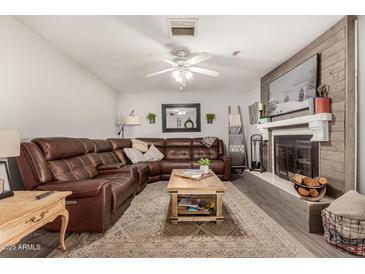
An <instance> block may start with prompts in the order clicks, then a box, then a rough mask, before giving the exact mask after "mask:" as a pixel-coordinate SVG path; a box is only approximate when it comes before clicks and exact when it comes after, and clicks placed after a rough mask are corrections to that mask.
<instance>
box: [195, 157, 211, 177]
mask: <svg viewBox="0 0 365 274" xmlns="http://www.w3.org/2000/svg"><path fill="white" fill-rule="evenodd" d="M198 163H199V165H200V170H201V171H203V173H204V174H208V173H209V165H210V160H209V159H208V158H201V159H200V160H199V161H198Z"/></svg>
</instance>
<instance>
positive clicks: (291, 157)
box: [274, 135, 319, 180]
mask: <svg viewBox="0 0 365 274" xmlns="http://www.w3.org/2000/svg"><path fill="white" fill-rule="evenodd" d="M311 138H312V135H279V136H274V164H275V166H274V168H275V174H276V175H277V176H279V177H281V178H283V179H286V180H290V178H291V177H292V176H293V175H294V174H296V173H299V174H302V175H305V176H309V177H312V178H313V177H316V176H318V173H319V163H318V162H319V144H318V142H312V141H310V139H311Z"/></svg>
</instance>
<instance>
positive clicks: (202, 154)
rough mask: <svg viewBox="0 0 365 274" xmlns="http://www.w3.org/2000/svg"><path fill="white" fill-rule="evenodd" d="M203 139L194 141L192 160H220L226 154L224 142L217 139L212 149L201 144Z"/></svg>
mask: <svg viewBox="0 0 365 274" xmlns="http://www.w3.org/2000/svg"><path fill="white" fill-rule="evenodd" d="M201 140H202V138H194V139H193V140H192V156H191V157H192V159H193V160H199V159H200V158H209V159H212V160H214V159H218V158H219V156H220V155H222V154H224V147H223V141H222V140H220V139H216V140H215V141H214V143H213V145H212V146H211V147H206V146H205V145H203V144H202V143H201Z"/></svg>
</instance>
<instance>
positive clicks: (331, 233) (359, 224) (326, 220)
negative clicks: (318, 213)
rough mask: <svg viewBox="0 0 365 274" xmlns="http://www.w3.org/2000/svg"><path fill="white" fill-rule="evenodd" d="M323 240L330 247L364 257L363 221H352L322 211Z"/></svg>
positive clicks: (364, 221)
mask: <svg viewBox="0 0 365 274" xmlns="http://www.w3.org/2000/svg"><path fill="white" fill-rule="evenodd" d="M322 223H323V230H324V239H325V240H326V241H327V242H328V243H329V244H331V245H334V246H337V247H339V248H341V249H343V250H346V251H348V252H351V253H353V254H356V255H359V256H365V220H358V219H352V218H348V217H343V216H340V215H336V214H334V213H332V212H329V211H328V210H326V209H324V210H322Z"/></svg>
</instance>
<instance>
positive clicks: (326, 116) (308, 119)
mask: <svg viewBox="0 0 365 274" xmlns="http://www.w3.org/2000/svg"><path fill="white" fill-rule="evenodd" d="M331 120H332V113H318V114H313V115H306V116H301V117H296V118H291V119H286V120H280V121H275V122H270V123H265V124H259V125H257V128H258V129H259V131H260V133H261V134H262V137H263V139H264V140H269V130H270V129H273V128H278V127H287V126H295V125H303V124H308V127H309V129H310V131H311V133H312V134H313V137H312V139H311V141H329V131H328V121H331Z"/></svg>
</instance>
